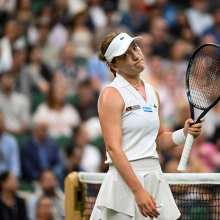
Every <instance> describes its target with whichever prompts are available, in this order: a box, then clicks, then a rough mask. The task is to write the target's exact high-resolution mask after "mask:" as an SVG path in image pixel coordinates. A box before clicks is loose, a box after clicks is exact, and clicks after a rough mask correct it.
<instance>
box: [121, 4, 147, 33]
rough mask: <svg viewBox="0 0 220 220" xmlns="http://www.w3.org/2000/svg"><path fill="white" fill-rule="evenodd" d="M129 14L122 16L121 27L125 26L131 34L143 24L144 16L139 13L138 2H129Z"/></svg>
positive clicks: (139, 5) (139, 6)
mask: <svg viewBox="0 0 220 220" xmlns="http://www.w3.org/2000/svg"><path fill="white" fill-rule="evenodd" d="M129 7H130V10H129V12H126V13H125V14H124V15H123V16H122V20H121V25H125V26H127V27H128V28H129V29H130V31H131V32H132V33H137V32H138V30H139V28H140V27H141V26H142V25H143V23H145V21H146V15H145V14H144V13H143V12H142V11H141V1H140V0H129Z"/></svg>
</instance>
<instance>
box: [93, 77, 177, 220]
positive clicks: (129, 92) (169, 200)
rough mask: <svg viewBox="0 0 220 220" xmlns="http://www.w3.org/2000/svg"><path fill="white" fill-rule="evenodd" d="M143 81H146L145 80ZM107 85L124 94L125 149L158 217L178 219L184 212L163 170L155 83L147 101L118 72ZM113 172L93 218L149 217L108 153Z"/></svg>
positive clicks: (136, 219) (130, 219) (124, 219)
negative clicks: (151, 198)
mask: <svg viewBox="0 0 220 220" xmlns="http://www.w3.org/2000/svg"><path fill="white" fill-rule="evenodd" d="M142 81H144V80H143V79H142ZM107 87H114V88H116V89H117V90H118V91H119V93H120V94H121V96H122V98H123V100H124V103H125V109H124V111H123V113H122V145H121V147H122V149H123V151H124V152H125V154H126V156H127V158H128V160H129V162H130V164H131V167H132V169H133V170H134V173H135V175H136V176H137V178H138V180H139V181H140V183H141V184H142V186H143V187H144V188H145V189H146V190H147V191H148V192H149V193H150V194H151V195H152V196H153V197H154V199H155V201H156V203H157V210H158V211H159V212H160V216H159V217H158V218H157V219H158V220H175V219H178V218H179V217H180V212H179V210H178V208H177V206H176V204H175V201H174V199H173V196H172V193H171V190H170V188H169V185H168V184H167V182H166V180H165V177H164V175H163V173H162V171H161V167H160V164H159V161H158V158H159V157H158V154H157V151H156V142H155V140H156V138H157V135H158V130H159V127H160V121H159V116H158V100H157V96H156V94H155V92H154V89H153V88H152V86H151V85H149V84H147V83H145V91H146V97H147V102H146V101H145V100H144V99H143V97H142V96H141V95H140V94H139V93H138V91H137V90H136V89H135V88H133V87H132V86H131V85H130V84H129V83H128V82H127V80H125V79H124V78H123V77H122V76H121V75H119V74H118V73H116V78H115V79H114V81H113V82H112V83H111V84H110V85H108V86H107ZM105 163H108V164H109V171H108V173H107V175H106V177H105V179H104V180H103V183H102V186H101V188H100V191H99V195H98V197H97V200H96V203H95V206H94V209H93V212H92V215H91V218H90V220H145V219H146V220H147V219H150V218H149V217H147V218H146V217H144V216H143V215H142V214H141V213H140V211H139V208H138V206H137V203H136V201H135V198H134V194H133V193H132V191H131V189H130V188H129V187H128V185H127V184H126V183H125V181H124V180H123V178H122V177H121V175H120V174H119V173H118V171H117V169H116V168H115V166H114V164H113V163H112V160H111V158H110V157H109V155H108V153H107V161H106V162H105Z"/></svg>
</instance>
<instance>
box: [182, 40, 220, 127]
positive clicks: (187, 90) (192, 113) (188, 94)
mask: <svg viewBox="0 0 220 220" xmlns="http://www.w3.org/2000/svg"><path fill="white" fill-rule="evenodd" d="M209 45H211V46H215V47H218V48H220V46H219V45H217V44H213V43H207V44H203V45H201V46H199V47H198V48H197V49H196V50H195V52H194V53H193V55H192V56H191V58H190V62H189V64H188V67H187V71H186V93H187V98H188V101H189V105H190V112H191V118H192V119H193V120H194V109H193V107H195V108H197V109H200V110H204V112H203V113H202V114H201V115H200V116H199V118H198V119H197V121H196V123H195V124H197V123H200V120H201V118H203V117H204V116H205V115H206V114H207V112H208V111H209V110H210V109H211V108H212V107H214V106H215V105H216V104H217V103H218V102H219V100H220V96H219V97H218V99H216V101H215V102H213V103H212V105H210V106H209V107H208V108H201V107H200V106H197V105H195V104H194V103H193V101H192V99H191V96H190V90H189V72H190V70H191V66H192V63H193V60H194V57H195V56H196V54H197V52H198V51H199V50H200V49H201V48H203V47H206V46H209ZM219 74H220V73H219ZM219 89H220V88H219Z"/></svg>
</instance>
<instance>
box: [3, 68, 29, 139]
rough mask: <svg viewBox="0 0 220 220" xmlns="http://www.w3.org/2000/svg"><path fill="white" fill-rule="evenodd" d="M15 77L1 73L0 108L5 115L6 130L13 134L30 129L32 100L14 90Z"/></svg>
mask: <svg viewBox="0 0 220 220" xmlns="http://www.w3.org/2000/svg"><path fill="white" fill-rule="evenodd" d="M14 80H15V77H14V75H13V74H11V73H6V72H4V73H2V74H1V75H0V86H1V94H0V109H2V112H3V114H4V117H5V130H6V131H7V132H9V133H11V134H14V135H17V134H23V133H26V132H27V131H28V127H29V119H30V102H29V100H28V98H27V97H26V96H25V95H23V94H21V93H17V92H15V91H14V90H13V86H14Z"/></svg>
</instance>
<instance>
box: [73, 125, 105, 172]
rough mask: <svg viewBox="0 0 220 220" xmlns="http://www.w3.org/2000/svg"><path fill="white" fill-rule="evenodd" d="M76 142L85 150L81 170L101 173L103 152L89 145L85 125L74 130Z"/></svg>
mask: <svg viewBox="0 0 220 220" xmlns="http://www.w3.org/2000/svg"><path fill="white" fill-rule="evenodd" d="M74 140H75V142H76V144H77V145H78V146H79V147H81V148H82V149H83V157H82V160H81V162H80V168H81V169H83V170H85V171H87V172H100V166H101V160H102V158H101V152H100V151H99V149H98V148H97V147H95V146H93V145H91V144H89V134H88V132H87V128H86V124H85V123H83V124H81V125H80V126H78V127H76V128H75V129H74Z"/></svg>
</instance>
